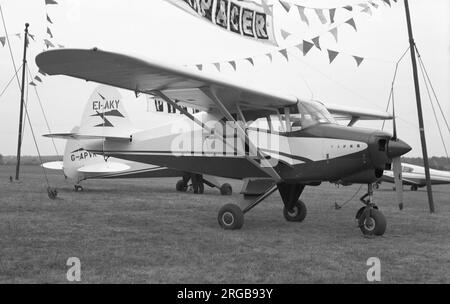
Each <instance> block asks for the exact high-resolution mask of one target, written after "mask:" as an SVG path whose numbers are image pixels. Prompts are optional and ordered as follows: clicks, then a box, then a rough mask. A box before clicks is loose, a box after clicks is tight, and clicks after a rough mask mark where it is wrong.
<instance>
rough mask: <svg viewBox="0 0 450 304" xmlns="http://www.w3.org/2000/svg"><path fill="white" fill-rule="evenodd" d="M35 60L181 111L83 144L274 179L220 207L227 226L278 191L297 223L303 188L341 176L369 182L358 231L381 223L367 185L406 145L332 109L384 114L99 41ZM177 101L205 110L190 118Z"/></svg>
mask: <svg viewBox="0 0 450 304" xmlns="http://www.w3.org/2000/svg"><path fill="white" fill-rule="evenodd" d="M36 63H37V65H38V66H39V68H40V69H41V70H42V71H44V72H45V73H47V74H49V75H67V76H72V77H75V78H79V79H83V80H87V81H94V82H98V83H103V84H107V85H111V86H115V87H118V88H122V89H128V90H131V91H134V92H135V94H136V95H138V94H149V95H152V96H155V97H157V98H160V99H162V100H164V101H165V102H167V103H168V104H170V105H171V106H173V107H175V108H176V109H177V110H179V111H180V112H181V113H183V114H184V116H185V119H184V120H180V121H178V122H177V123H176V124H174V125H173V126H172V127H170V128H168V127H155V128H151V129H148V130H142V131H137V132H136V131H135V130H133V129H132V128H129V129H125V128H122V129H121V130H117V129H116V128H110V127H109V128H108V127H104V128H100V129H98V130H96V132H95V133H91V134H89V133H83V132H78V133H77V134H73V136H76V137H78V138H83V139H89V142H86V144H85V146H84V148H85V149H86V150H87V151H90V152H92V153H97V154H101V155H104V156H109V157H115V158H121V159H126V160H131V161H137V162H142V163H148V164H153V165H158V166H165V167H169V168H174V169H177V170H181V171H188V172H194V173H200V174H211V175H214V176H222V177H229V178H234V179H247V178H267V179H272V180H273V181H274V186H273V187H271V188H270V189H268V190H267V191H266V192H265V193H264V194H262V195H261V196H259V197H258V198H256V199H255V200H254V201H253V202H251V203H249V204H248V205H247V206H245V207H244V208H241V207H240V206H238V205H236V204H226V205H225V206H223V207H222V208H221V209H220V210H219V213H218V222H219V224H220V226H221V227H222V228H224V229H240V228H241V227H242V226H243V224H244V214H245V213H247V212H249V211H250V210H252V209H253V208H254V207H255V206H257V205H258V204H259V203H261V202H262V201H264V200H265V199H266V198H267V197H268V196H270V195H271V194H272V193H274V192H275V191H277V190H278V192H279V193H280V195H281V198H282V201H283V203H284V212H283V214H284V217H285V219H286V220H287V221H290V222H302V221H303V220H304V219H305V217H306V205H305V204H304V203H303V202H302V201H301V200H299V198H300V196H301V194H302V192H303V190H304V189H305V187H306V186H317V185H319V184H320V183H321V182H324V181H329V182H338V181H345V182H348V183H363V184H367V185H368V195H367V197H368V199H366V200H365V201H364V203H365V206H364V207H362V208H361V209H360V210H359V211H358V213H357V216H358V222H359V227H360V229H361V231H362V232H363V234H366V235H382V234H384V232H385V230H386V219H385V217H384V215H383V214H382V213H381V211H380V210H378V208H377V206H376V205H375V202H374V201H373V188H372V185H373V183H374V182H376V181H377V180H378V179H379V178H380V177H381V176H382V175H383V172H384V170H385V169H389V168H390V167H391V164H393V167H394V169H395V170H396V175H395V176H396V181H397V182H401V172H399V171H398V168H399V166H398V165H400V166H401V164H400V162H399V161H400V156H401V155H403V154H405V153H407V152H408V151H410V150H411V147H410V146H409V145H407V144H406V143H405V142H403V141H401V140H399V139H398V138H396V136H392V135H391V134H388V133H385V132H382V131H377V130H369V129H362V128H356V127H353V126H352V127H350V126H342V125H339V124H337V123H336V121H335V119H334V118H333V117H332V115H331V114H333V113H335V114H336V113H337V114H339V115H346V116H347V117H348V118H349V119H350V120H351V122H352V124H354V123H355V122H356V121H357V120H359V119H391V118H392V116H391V115H390V114H388V113H385V112H381V113H380V112H376V111H369V110H356V109H354V108H350V107H349V108H345V107H342V106H339V107H337V106H333V105H329V104H327V105H324V104H322V103H320V102H316V101H310V100H306V99H302V98H299V97H297V96H294V95H290V94H287V93H284V92H280V91H277V90H271V89H269V88H267V87H258V86H255V85H252V84H249V83H242V82H239V81H236V80H232V79H228V78H225V77H223V76H219V75H215V74H209V73H207V72H206V71H193V70H191V69H188V68H184V67H177V66H174V65H173V64H169V63H163V62H161V61H156V60H142V59H138V58H136V57H132V56H128V55H124V54H119V53H113V52H107V51H102V50H99V49H97V48H94V49H90V50H82V49H58V50H50V51H46V52H43V53H41V54H39V55H38V56H37V57H36ZM183 106H188V107H191V108H194V109H198V110H201V111H204V112H201V113H198V114H196V115H192V114H190V113H189V112H187V111H185V110H184V109H183ZM330 113H331V114H330ZM258 122H259V124H258ZM275 122H277V123H276V124H275ZM258 125H265V126H267V127H258ZM276 125H278V127H279V128H278V129H277V128H276ZM255 126H256V127H255ZM80 131H81V130H80ZM400 194H401V193H400ZM399 197H400V198H401V196H400V195H399Z"/></svg>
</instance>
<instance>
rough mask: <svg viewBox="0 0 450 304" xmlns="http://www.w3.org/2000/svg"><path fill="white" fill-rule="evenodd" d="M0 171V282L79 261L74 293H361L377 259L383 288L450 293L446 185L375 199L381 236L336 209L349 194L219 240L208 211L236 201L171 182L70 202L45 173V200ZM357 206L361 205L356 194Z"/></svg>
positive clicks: (273, 213) (257, 217) (95, 185)
mask: <svg viewBox="0 0 450 304" xmlns="http://www.w3.org/2000/svg"><path fill="white" fill-rule="evenodd" d="M13 172H14V168H13V167H8V166H3V167H1V166H0V234H1V235H0V282H1V283H65V282H67V280H66V271H67V269H68V266H66V261H67V259H68V258H69V257H78V258H79V259H80V260H81V269H82V275H81V279H82V282H83V283H364V282H366V272H367V270H368V266H366V261H367V259H368V258H369V257H378V258H380V260H381V278H382V282H383V283H450V186H439V187H435V188H434V189H435V193H434V194H435V203H436V206H437V213H436V214H433V215H430V214H429V213H428V206H427V199H426V192H425V191H423V190H420V191H418V192H410V191H406V192H405V210H404V211H399V210H398V208H397V206H396V203H395V194H394V192H392V191H391V189H392V185H390V184H385V185H382V187H381V189H380V190H379V191H377V192H376V193H375V199H376V200H377V203H378V205H379V207H380V209H381V210H382V211H383V213H384V214H385V215H386V218H387V220H388V228H387V231H386V234H385V235H384V236H383V237H377V238H365V237H363V236H362V234H361V232H360V230H359V229H358V228H357V227H356V225H355V222H354V215H355V212H356V210H357V209H358V208H359V207H360V203H359V202H358V200H357V198H355V199H354V200H353V201H352V202H351V203H349V204H347V205H346V206H345V207H344V208H343V209H340V210H335V209H334V203H335V201H337V202H338V203H342V202H344V201H346V200H347V199H349V198H350V197H351V196H352V195H353V194H354V193H355V191H356V190H357V189H358V188H359V186H351V187H344V188H336V187H335V186H334V185H330V184H324V185H322V186H320V187H310V188H307V190H305V192H304V194H303V196H302V199H303V200H304V201H305V202H306V205H307V207H308V216H307V218H306V220H305V222H303V223H288V222H286V221H285V220H284V218H283V216H282V203H281V199H280V197H279V195H278V194H274V195H273V196H271V197H270V198H269V199H268V200H267V201H265V202H263V203H262V204H261V205H259V206H258V207H257V208H255V209H254V210H252V211H251V212H250V213H248V214H247V215H246V219H245V220H246V222H245V224H244V227H243V229H242V230H240V231H223V230H221V229H220V228H219V226H218V224H217V219H216V217H217V211H218V210H219V208H220V207H221V206H222V205H223V204H225V203H233V202H236V201H241V200H242V199H241V198H240V196H239V195H238V194H237V192H238V191H239V190H240V185H241V183H240V182H232V185H233V189H234V192H235V194H233V195H232V196H229V197H223V196H220V195H219V194H218V191H217V190H216V189H210V188H208V189H207V191H206V194H205V195H200V196H198V195H194V194H192V193H187V194H180V193H177V192H176V191H175V189H174V188H175V182H176V180H177V179H141V180H95V181H88V182H85V183H84V188H85V191H84V192H82V193H75V192H73V191H72V183H70V182H69V181H64V179H63V178H62V177H61V176H59V175H57V174H55V173H52V174H51V175H50V180H51V183H52V185H53V186H55V187H56V188H57V189H58V191H59V195H58V199H57V200H54V201H52V200H49V199H48V197H47V193H46V191H45V187H46V186H45V182H44V179H43V177H42V174H41V170H40V168H38V167H30V166H25V167H23V171H22V180H21V182H20V183H10V182H9V176H10V175H12V174H13ZM362 192H363V190H361V193H360V195H358V197H359V196H361V195H362V194H363V193H362Z"/></svg>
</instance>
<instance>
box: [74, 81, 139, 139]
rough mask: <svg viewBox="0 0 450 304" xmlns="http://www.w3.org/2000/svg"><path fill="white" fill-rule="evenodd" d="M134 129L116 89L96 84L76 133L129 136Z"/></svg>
mask: <svg viewBox="0 0 450 304" xmlns="http://www.w3.org/2000/svg"><path fill="white" fill-rule="evenodd" d="M134 131H135V130H134V128H133V126H132V124H131V121H130V119H129V116H128V114H127V112H126V110H125V107H124V105H123V101H122V96H121V94H120V92H119V90H118V89H116V88H114V87H110V86H104V85H101V86H98V87H97V88H96V89H95V90H94V92H93V93H92V95H91V97H90V98H89V101H88V103H87V104H86V107H85V109H84V113H83V117H82V119H81V123H80V129H79V130H78V134H80V135H93V136H104V137H113V138H114V137H122V136H123V137H129V136H130V134H131V133H133V132H134Z"/></svg>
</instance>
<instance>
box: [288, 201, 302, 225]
mask: <svg viewBox="0 0 450 304" xmlns="http://www.w3.org/2000/svg"><path fill="white" fill-rule="evenodd" d="M283 215H284V218H285V219H286V220H287V221H288V222H302V221H303V220H304V219H305V217H306V205H305V203H303V202H302V201H301V200H298V201H297V202H295V203H294V206H292V208H291V210H289V209H288V208H287V207H286V206H284V209H283Z"/></svg>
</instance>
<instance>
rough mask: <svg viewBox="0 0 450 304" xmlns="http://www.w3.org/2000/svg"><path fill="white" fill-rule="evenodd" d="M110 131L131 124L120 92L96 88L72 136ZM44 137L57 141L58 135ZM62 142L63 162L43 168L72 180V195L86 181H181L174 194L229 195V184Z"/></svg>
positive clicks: (73, 139) (76, 140)
mask: <svg viewBox="0 0 450 304" xmlns="http://www.w3.org/2000/svg"><path fill="white" fill-rule="evenodd" d="M105 96H107V97H108V102H105V99H106V97H105ZM167 117H168V120H171V119H172V117H170V116H169V115H168V116H167ZM112 127H115V128H119V129H120V128H122V127H123V128H130V127H131V122H130V119H129V116H128V114H127V112H126V110H125V108H124V106H123V100H122V96H121V95H120V92H119V91H118V90H117V89H116V88H113V87H107V86H99V87H98V88H97V89H95V90H94V92H93V93H92V95H91V97H90V98H89V100H88V102H87V104H86V107H85V110H84V113H83V116H82V120H81V124H80V127H75V128H74V129H73V130H72V132H71V134H77V133H78V132H83V133H91V132H92V131H93V129H95V128H112ZM136 131H137V130H136ZM47 136H50V137H54V138H58V137H60V136H58V134H50V135H47ZM61 138H64V139H67V143H66V146H65V150H64V156H63V161H57V162H49V163H45V164H43V165H42V166H43V167H44V168H47V169H50V170H62V171H63V172H64V175H65V177H67V178H69V179H72V180H75V182H76V184H75V186H74V189H75V191H82V190H83V187H82V186H81V185H80V183H81V182H82V181H84V180H88V179H114V178H157V177H182V179H181V180H179V181H178V182H177V184H176V190H177V191H180V192H186V191H187V190H188V189H189V188H192V189H193V191H194V193H203V190H204V184H206V185H208V186H209V187H213V188H218V189H219V190H220V193H221V194H222V195H231V193H232V188H231V186H230V185H229V184H228V183H225V184H223V185H221V184H220V183H219V182H218V181H217V179H216V178H215V177H213V176H200V175H198V174H190V173H187V172H182V171H178V170H173V169H170V168H167V167H162V166H154V165H151V164H145V163H139V162H134V161H127V160H123V159H118V158H114V157H104V156H103V155H100V154H97V153H92V152H89V151H86V150H85V149H83V146H84V143H85V141H86V140H87V139H83V138H78V137H77V136H69V137H66V136H61ZM189 182H192V184H189Z"/></svg>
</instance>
